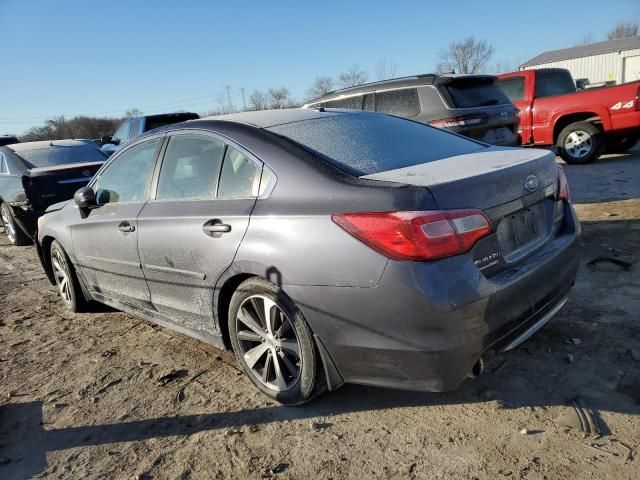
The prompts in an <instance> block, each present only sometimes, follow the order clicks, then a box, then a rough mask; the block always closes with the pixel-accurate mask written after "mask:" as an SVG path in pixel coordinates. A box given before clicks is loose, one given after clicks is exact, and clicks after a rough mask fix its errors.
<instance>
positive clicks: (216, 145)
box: [156, 135, 224, 200]
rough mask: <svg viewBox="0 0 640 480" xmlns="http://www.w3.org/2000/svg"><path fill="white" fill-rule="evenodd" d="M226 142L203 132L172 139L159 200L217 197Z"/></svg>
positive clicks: (160, 181) (161, 170)
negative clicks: (204, 134)
mask: <svg viewBox="0 0 640 480" xmlns="http://www.w3.org/2000/svg"><path fill="white" fill-rule="evenodd" d="M223 153H224V142H222V141H220V140H217V139H215V138H211V137H205V136H202V135H174V136H172V137H171V138H170V139H169V145H168V146H167V150H166V153H165V154H164V160H163V162H162V167H161V169H160V178H159V179H158V188H157V191H156V200H177V199H191V198H213V197H215V195H216V190H217V188H218V175H219V174H220V166H221V165H222V155H223Z"/></svg>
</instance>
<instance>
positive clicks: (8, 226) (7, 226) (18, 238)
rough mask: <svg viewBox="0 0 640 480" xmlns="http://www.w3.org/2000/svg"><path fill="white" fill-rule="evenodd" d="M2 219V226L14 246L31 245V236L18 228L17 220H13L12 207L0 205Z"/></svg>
mask: <svg viewBox="0 0 640 480" xmlns="http://www.w3.org/2000/svg"><path fill="white" fill-rule="evenodd" d="M0 219H1V221H2V226H3V227H4V233H5V235H6V236H7V238H8V239H9V241H10V242H11V243H12V244H13V245H18V246H21V245H29V244H30V243H31V239H30V238H29V235H27V234H26V233H24V232H23V231H22V228H20V226H18V224H17V223H16V220H15V218H13V212H12V211H11V207H10V206H9V205H7V204H6V203H3V204H2V205H0Z"/></svg>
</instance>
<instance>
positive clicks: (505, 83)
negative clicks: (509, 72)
mask: <svg viewBox="0 0 640 480" xmlns="http://www.w3.org/2000/svg"><path fill="white" fill-rule="evenodd" d="M498 87H500V90H502V93H504V94H505V95H506V96H507V98H508V99H509V100H511V101H512V102H519V101H521V100H524V77H510V78H505V79H504V80H498Z"/></svg>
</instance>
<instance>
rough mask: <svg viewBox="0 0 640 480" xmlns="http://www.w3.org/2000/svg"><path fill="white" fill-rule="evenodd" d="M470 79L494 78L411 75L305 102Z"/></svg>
mask: <svg viewBox="0 0 640 480" xmlns="http://www.w3.org/2000/svg"><path fill="white" fill-rule="evenodd" d="M465 78H468V79H471V78H495V76H494V75H478V74H463V73H458V74H456V73H443V74H441V75H437V74H435V73H425V74H421V75H413V76H409V77H400V78H391V79H389V80H380V81H378V82H371V83H365V84H362V85H358V86H356V87H348V88H342V89H340V90H334V91H332V92H328V93H326V94H325V95H322V96H320V97H316V98H313V99H311V100H308V101H307V102H305V105H309V104H312V103H316V102H321V101H324V100H331V99H334V98H339V97H342V96H350V95H357V94H364V93H371V92H376V91H379V90H394V89H400V88H410V87H421V86H424V85H444V84H446V83H449V82H452V81H454V80H458V79H465Z"/></svg>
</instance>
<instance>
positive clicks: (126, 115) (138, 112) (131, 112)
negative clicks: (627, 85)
mask: <svg viewBox="0 0 640 480" xmlns="http://www.w3.org/2000/svg"><path fill="white" fill-rule="evenodd" d="M142 115H144V113H142V111H141V110H138V109H137V108H130V109H129V110H127V111H126V112H124V118H134V117H141V116H142Z"/></svg>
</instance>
